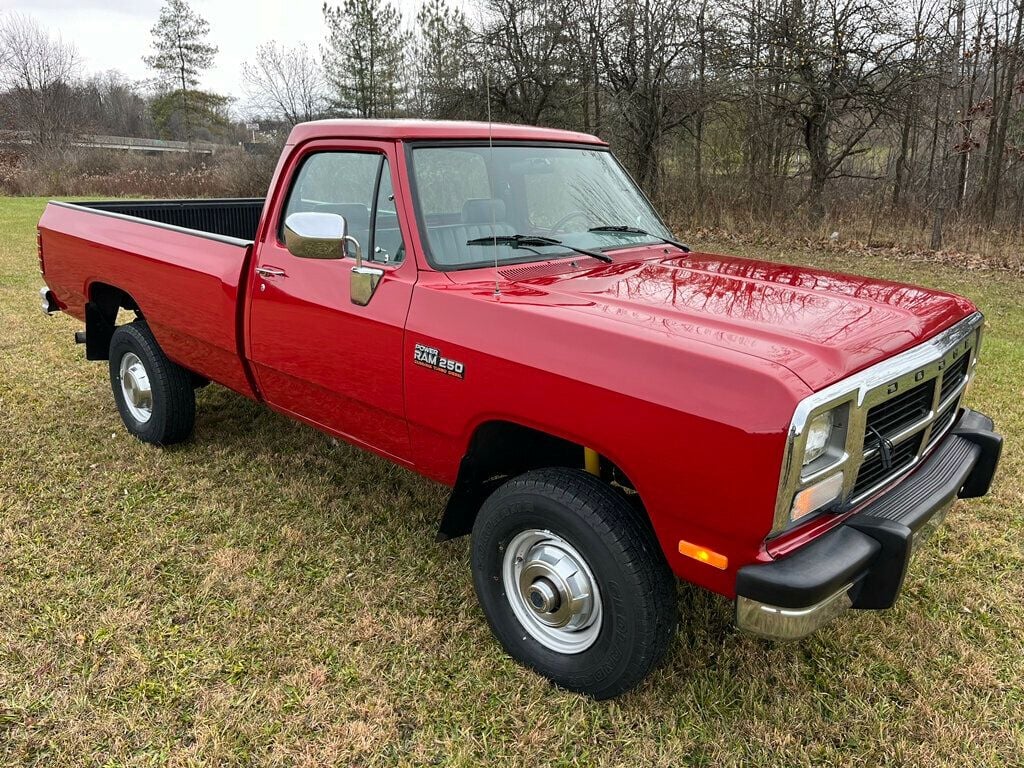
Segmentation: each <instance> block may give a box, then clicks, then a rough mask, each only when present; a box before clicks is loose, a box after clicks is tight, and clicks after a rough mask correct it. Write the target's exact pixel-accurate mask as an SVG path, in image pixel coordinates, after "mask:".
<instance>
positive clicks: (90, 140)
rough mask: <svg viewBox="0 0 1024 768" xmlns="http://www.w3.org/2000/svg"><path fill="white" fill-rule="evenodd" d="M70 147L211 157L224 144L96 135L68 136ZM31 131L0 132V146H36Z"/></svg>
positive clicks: (66, 140) (67, 142)
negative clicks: (181, 153) (182, 153)
mask: <svg viewBox="0 0 1024 768" xmlns="http://www.w3.org/2000/svg"><path fill="white" fill-rule="evenodd" d="M64 142H65V144H66V145H68V146H72V147H95V148H99V149H117V150H123V151H127V152H190V153H193V154H196V153H198V154H201V155H212V154H213V153H214V152H216V151H218V150H220V149H224V147H225V146H226V145H224V144H214V143H213V142H210V141H172V140H169V139H144V138H139V137H136V136H103V135H98V134H81V135H69V136H67V137H66V138H65V140H64ZM37 143H38V142H37V141H36V137H35V136H34V135H33V133H32V132H31V131H0V144H7V145H11V144H18V145H26V144H29V145H30V144H37Z"/></svg>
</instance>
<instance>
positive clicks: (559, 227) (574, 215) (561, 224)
mask: <svg viewBox="0 0 1024 768" xmlns="http://www.w3.org/2000/svg"><path fill="white" fill-rule="evenodd" d="M573 219H584V220H585V223H587V224H589V223H590V214H588V213H587V212H586V211H571V212H570V213H567V214H566V215H565V216H563V217H562V218H560V219H559V220H558V221H557V222H555V224H554V226H552V227H551V228H550V229H549V230H548V231H549V232H564V231H565V225H566V224H568V223H569V222H570V221H572V220H573Z"/></svg>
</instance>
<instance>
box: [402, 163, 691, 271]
mask: <svg viewBox="0 0 1024 768" xmlns="http://www.w3.org/2000/svg"><path fill="white" fill-rule="evenodd" d="M492 153H493V155H492ZM412 170H413V180H414V182H415V184H414V188H415V192H416V208H417V212H418V214H419V217H420V222H421V225H422V226H423V228H424V232H425V234H426V243H427V248H428V257H429V259H430V262H431V263H432V264H433V265H434V266H436V267H438V268H440V269H460V268H467V267H475V266H483V265H486V264H493V263H494V261H495V257H497V261H498V263H499V264H500V263H504V264H509V263H519V262H525V261H543V260H545V259H550V258H561V257H562V256H566V255H570V254H572V252H571V251H569V250H568V246H571V247H574V248H583V249H587V250H610V249H614V248H626V247H630V246H635V245H644V244H650V243H657V242H661V238H662V237H671V233H670V232H669V231H668V230H667V229H666V228H665V225H664V224H662V223H661V220H660V219H659V218H658V215H657V214H656V213H655V212H654V210H653V209H652V208H651V206H650V205H649V204H648V202H647V201H646V200H645V199H644V196H643V195H642V194H641V193H640V190H639V189H637V187H636V185H635V184H634V183H633V182H632V181H631V180H630V178H629V176H627V175H626V173H625V172H624V171H623V170H622V168H621V167H620V166H619V164H618V163H617V162H616V161H615V159H614V158H613V157H612V155H611V153H610V152H607V151H605V150H601V149H591V148H582V147H580V148H573V147H553V146H528V145H514V146H508V145H505V146H495V147H494V148H493V149H491V148H489V147H487V146H486V145H484V146H444V147H417V148H415V149H413V152H412ZM602 226H625V227H632V228H635V229H640V230H644V232H645V233H650V234H638V233H623V232H591V231H589V230H591V229H592V228H594V227H602ZM512 236H520V237H527V236H539V237H548V238H554V239H557V240H558V241H560V243H561V244H558V245H550V246H545V247H542V248H540V249H539V250H541V251H542V252H541V253H533V252H530V251H526V250H524V249H521V248H516V247H515V242H514V241H512V240H509V238H511V237H512ZM490 237H498V238H505V239H506V241H505V242H504V243H499V244H498V245H495V244H494V243H493V242H488V243H487V244H486V245H484V244H480V240H481V238H490ZM469 241H477V242H475V243H474V244H473V245H469V244H468V243H469ZM562 244H564V245H562Z"/></svg>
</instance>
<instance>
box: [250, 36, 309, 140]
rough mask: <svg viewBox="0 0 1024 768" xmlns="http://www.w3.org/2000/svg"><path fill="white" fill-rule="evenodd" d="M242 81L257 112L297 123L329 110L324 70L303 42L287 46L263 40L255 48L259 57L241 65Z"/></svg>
mask: <svg viewBox="0 0 1024 768" xmlns="http://www.w3.org/2000/svg"><path fill="white" fill-rule="evenodd" d="M242 82H243V84H244V88H245V93H246V96H247V98H248V106H249V109H250V111H252V112H253V113H254V114H258V115H260V116H271V117H274V118H276V119H279V120H283V121H284V122H286V123H289V124H290V125H295V124H296V123H301V122H304V121H306V120H316V119H317V118H318V117H322V116H323V115H324V114H325V112H326V108H327V96H326V86H327V83H326V80H325V79H324V74H323V70H322V69H321V67H320V63H319V62H318V61H317V60H316V59H315V58H314V57H313V56H311V55H310V54H309V51H308V50H307V49H306V46H304V45H301V44H300V45H296V46H295V47H293V48H286V47H285V46H283V45H279V44H277V43H274V42H270V43H264V44H263V45H261V46H259V47H258V48H257V49H256V57H255V58H254V59H253V60H252V61H250V62H246V63H245V64H243V65H242Z"/></svg>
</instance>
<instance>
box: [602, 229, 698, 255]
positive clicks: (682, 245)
mask: <svg viewBox="0 0 1024 768" xmlns="http://www.w3.org/2000/svg"><path fill="white" fill-rule="evenodd" d="M587 231H588V232H607V233H610V234H613V235H646V236H647V237H653V238H655V239H656V240H661V242H663V243H668V244H669V245H674V246H675V247H676V248H678V249H679V250H681V251H682V252H683V253H689V252H690V246H688V245H687V244H686V243H680V242H679V241H678V240H673V239H672V238H671V237H662V236H661V235H656V234H654V233H653V232H648V231H647V230H646V229H640V228H639V227H627V226H626V225H624V224H607V225H605V226H603V227H591V228H590V229H588V230H587Z"/></svg>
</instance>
